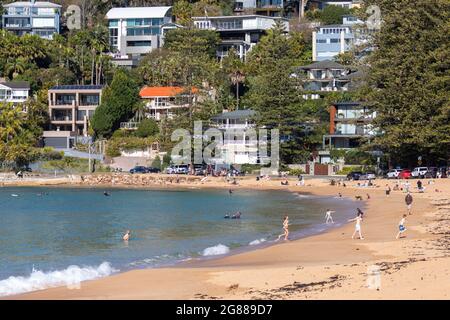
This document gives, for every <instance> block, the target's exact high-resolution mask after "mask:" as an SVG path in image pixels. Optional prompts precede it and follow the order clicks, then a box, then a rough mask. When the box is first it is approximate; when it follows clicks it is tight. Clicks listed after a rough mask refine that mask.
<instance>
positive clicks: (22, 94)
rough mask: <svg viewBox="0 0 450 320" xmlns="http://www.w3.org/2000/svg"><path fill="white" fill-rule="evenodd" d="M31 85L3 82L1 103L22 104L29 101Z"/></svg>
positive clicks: (0, 85)
mask: <svg viewBox="0 0 450 320" xmlns="http://www.w3.org/2000/svg"><path fill="white" fill-rule="evenodd" d="M29 92H30V84H29V83H28V82H26V81H1V82H0V102H10V103H13V104H20V103H23V102H25V101H27V100H28V96H29Z"/></svg>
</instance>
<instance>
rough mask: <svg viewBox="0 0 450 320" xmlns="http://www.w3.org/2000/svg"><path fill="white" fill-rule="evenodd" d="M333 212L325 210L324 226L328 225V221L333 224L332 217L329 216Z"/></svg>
mask: <svg viewBox="0 0 450 320" xmlns="http://www.w3.org/2000/svg"><path fill="white" fill-rule="evenodd" d="M335 212H336V211H331V210H330V209H327V212H326V213H325V218H326V221H325V223H326V224H328V223H330V221H331V223H334V221H333V217H332V216H331V214H332V213H335Z"/></svg>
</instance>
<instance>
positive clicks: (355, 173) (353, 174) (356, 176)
mask: <svg viewBox="0 0 450 320" xmlns="http://www.w3.org/2000/svg"><path fill="white" fill-rule="evenodd" d="M362 174H363V173H362V172H361V171H352V172H350V173H349V174H348V175H347V180H359V178H360V177H361V175H362Z"/></svg>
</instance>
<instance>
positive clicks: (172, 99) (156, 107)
mask: <svg viewBox="0 0 450 320" xmlns="http://www.w3.org/2000/svg"><path fill="white" fill-rule="evenodd" d="M196 93H198V89H197V88H192V92H191V93H189V92H186V89H185V88H183V87H144V88H142V89H141V91H140V92H139V96H140V97H141V99H142V100H143V101H144V104H145V116H146V117H148V118H152V119H155V120H156V121H160V120H162V119H163V118H169V119H172V118H173V116H174V114H175V112H176V111H177V110H178V109H180V108H188V107H189V105H191V104H194V103H195V102H196V101H197V95H196Z"/></svg>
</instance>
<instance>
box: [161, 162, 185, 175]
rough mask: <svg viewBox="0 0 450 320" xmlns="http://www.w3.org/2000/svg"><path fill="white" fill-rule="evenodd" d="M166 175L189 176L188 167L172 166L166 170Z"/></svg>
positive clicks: (183, 165)
mask: <svg viewBox="0 0 450 320" xmlns="http://www.w3.org/2000/svg"><path fill="white" fill-rule="evenodd" d="M166 173H167V174H189V165H187V164H180V165H173V166H170V167H168V168H167V169H166Z"/></svg>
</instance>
